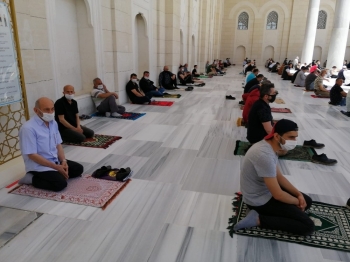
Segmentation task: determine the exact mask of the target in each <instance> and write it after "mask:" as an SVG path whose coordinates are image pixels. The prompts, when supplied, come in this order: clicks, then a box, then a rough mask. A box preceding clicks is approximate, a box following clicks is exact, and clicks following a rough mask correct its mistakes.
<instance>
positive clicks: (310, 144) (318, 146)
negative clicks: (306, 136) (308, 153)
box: [303, 139, 325, 149]
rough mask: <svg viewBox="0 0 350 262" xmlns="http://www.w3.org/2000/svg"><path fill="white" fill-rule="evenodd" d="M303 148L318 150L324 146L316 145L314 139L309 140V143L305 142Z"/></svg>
mask: <svg viewBox="0 0 350 262" xmlns="http://www.w3.org/2000/svg"><path fill="white" fill-rule="evenodd" d="M303 147H312V148H316V149H320V148H324V147H325V145H324V144H320V143H317V142H316V141H315V140H314V139H311V140H309V141H307V140H305V141H304V144H303Z"/></svg>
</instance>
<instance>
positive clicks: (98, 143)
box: [62, 134, 122, 149]
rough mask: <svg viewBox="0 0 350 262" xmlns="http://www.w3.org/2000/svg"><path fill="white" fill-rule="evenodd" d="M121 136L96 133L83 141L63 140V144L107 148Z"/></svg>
mask: <svg viewBox="0 0 350 262" xmlns="http://www.w3.org/2000/svg"><path fill="white" fill-rule="evenodd" d="M121 138H122V137H121V136H107V135H97V134H95V135H94V137H92V138H86V139H85V141H84V142H82V143H72V142H63V143H62V144H63V145H70V146H83V147H94V148H104V149H106V148H107V147H109V146H110V145H111V144H113V143H114V142H115V141H117V140H119V139H121Z"/></svg>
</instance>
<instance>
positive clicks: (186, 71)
mask: <svg viewBox="0 0 350 262" xmlns="http://www.w3.org/2000/svg"><path fill="white" fill-rule="evenodd" d="M184 72H185V73H186V74H189V75H191V72H190V71H188V64H187V63H186V64H184Z"/></svg>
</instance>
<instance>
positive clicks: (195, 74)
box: [192, 65, 200, 77]
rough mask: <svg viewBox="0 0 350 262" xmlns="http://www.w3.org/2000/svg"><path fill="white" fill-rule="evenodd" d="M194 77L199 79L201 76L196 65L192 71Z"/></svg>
mask: <svg viewBox="0 0 350 262" xmlns="http://www.w3.org/2000/svg"><path fill="white" fill-rule="evenodd" d="M192 75H193V76H194V77H199V76H200V74H198V73H197V65H194V67H193V70H192Z"/></svg>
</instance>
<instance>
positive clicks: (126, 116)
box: [91, 112, 146, 120]
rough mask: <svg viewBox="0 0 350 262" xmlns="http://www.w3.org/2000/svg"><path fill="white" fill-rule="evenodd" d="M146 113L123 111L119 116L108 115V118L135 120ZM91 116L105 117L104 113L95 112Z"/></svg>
mask: <svg viewBox="0 0 350 262" xmlns="http://www.w3.org/2000/svg"><path fill="white" fill-rule="evenodd" d="M145 114H146V113H133V112H124V114H122V115H120V116H110V118H118V119H125V120H136V119H138V118H140V117H143V116H144V115H145ZM91 116H96V117H106V115H105V114H103V113H99V112H95V113H93V114H92V115H91Z"/></svg>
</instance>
